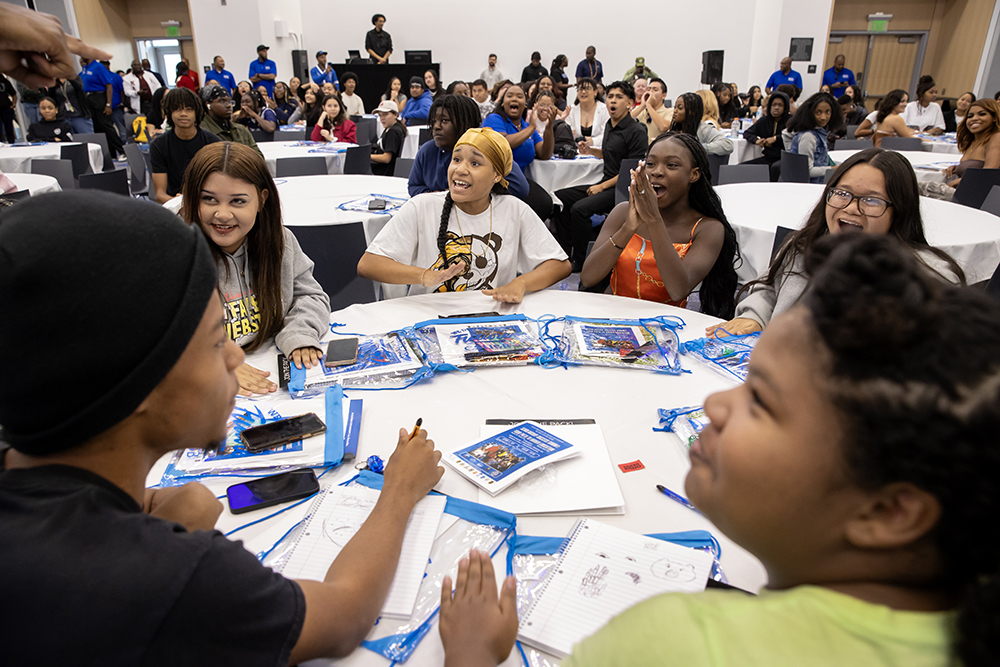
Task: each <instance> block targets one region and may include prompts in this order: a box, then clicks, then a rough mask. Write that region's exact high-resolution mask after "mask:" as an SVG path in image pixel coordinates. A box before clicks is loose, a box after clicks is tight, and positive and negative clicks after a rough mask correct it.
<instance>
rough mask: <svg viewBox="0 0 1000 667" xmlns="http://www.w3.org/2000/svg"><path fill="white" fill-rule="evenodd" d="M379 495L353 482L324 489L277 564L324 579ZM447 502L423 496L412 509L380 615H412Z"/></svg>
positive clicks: (295, 574)
mask: <svg viewBox="0 0 1000 667" xmlns="http://www.w3.org/2000/svg"><path fill="white" fill-rule="evenodd" d="M378 497H379V491H376V490H374V489H368V488H361V487H354V486H352V487H346V486H335V487H332V488H330V489H327V490H326V491H324V492H323V495H322V496H321V497H320V499H319V500H318V501H317V503H316V506H315V507H314V508H313V510H312V512H311V513H310V515H309V517H308V518H307V519H306V524H305V526H303V528H302V532H300V533H299V536H298V537H297V538H296V540H295V542H294V543H293V544H292V546H291V547H290V548H289V553H288V555H287V556H286V558H285V559H284V562H283V563H282V564H280V565H279V566H278V567H277V568H276V569H277V570H278V571H279V572H281V574H283V575H285V576H286V577H288V578H290V579H313V580H316V581H323V579H324V578H325V577H326V572H327V570H328V569H330V565H331V564H332V563H333V561H334V560H335V559H336V558H337V555H338V554H340V551H341V550H342V549H343V548H344V545H345V544H347V542H348V541H349V540H350V539H351V538H352V537H354V534H355V533H356V532H358V529H359V528H360V527H361V524H363V523H364V522H365V521H366V520H367V519H368V515H370V514H371V512H372V509H374V507H375V503H376V502H377V501H378ZM445 502H447V498H445V497H444V496H427V497H426V498H424V499H423V500H421V501H420V502H419V503H417V505H416V507H414V508H413V512H411V513H410V519H409V522H408V523H407V524H406V533H405V535H404V537H403V549H402V552H401V553H400V554H399V564H398V565H397V567H396V574H395V575H394V577H393V580H392V587H391V588H390V589H389V595H388V597H387V598H386V600H385V604H384V605H383V606H382V615H383V616H390V617H393V618H410V616H411V615H412V614H413V606H414V604H416V601H417V594H418V593H419V591H420V584H421V582H422V581H423V578H424V570H426V568H427V559H428V558H429V557H430V553H431V549H432V548H433V546H434V539H435V538H436V537H437V531H438V524H439V523H440V522H441V515H442V514H443V513H444V506H445Z"/></svg>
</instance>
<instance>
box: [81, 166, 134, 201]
mask: <svg viewBox="0 0 1000 667" xmlns="http://www.w3.org/2000/svg"><path fill="white" fill-rule="evenodd" d="M128 180H129V178H128V170H126V169H115V170H113V171H102V172H101V173H99V174H82V175H81V176H80V189H81V190H104V191H105V192H114V193H115V194H119V195H124V196H126V197H131V196H132V192H131V190H129V187H128Z"/></svg>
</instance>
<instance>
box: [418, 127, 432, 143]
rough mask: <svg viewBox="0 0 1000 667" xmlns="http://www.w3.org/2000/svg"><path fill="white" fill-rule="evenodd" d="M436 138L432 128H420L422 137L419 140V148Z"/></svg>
mask: <svg viewBox="0 0 1000 667" xmlns="http://www.w3.org/2000/svg"><path fill="white" fill-rule="evenodd" d="M433 138H434V134H433V133H432V132H431V128H429V127H422V128H420V135H419V137H418V138H417V147H418V148H419V147H420V146H423V145H424V144H426V143H427V142H428V141H430V140H431V139H433Z"/></svg>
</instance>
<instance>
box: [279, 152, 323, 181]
mask: <svg viewBox="0 0 1000 667" xmlns="http://www.w3.org/2000/svg"><path fill="white" fill-rule="evenodd" d="M274 172H275V173H274V176H275V178H285V177H287V176H323V175H325V174H326V173H327V168H326V158H325V157H323V156H322V155H311V156H309V157H279V158H278V159H277V160H275V161H274Z"/></svg>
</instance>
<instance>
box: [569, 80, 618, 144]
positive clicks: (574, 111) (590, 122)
mask: <svg viewBox="0 0 1000 667" xmlns="http://www.w3.org/2000/svg"><path fill="white" fill-rule="evenodd" d="M609 118H610V116H608V107H607V105H606V104H604V99H603V98H600V97H598V95H597V83H596V82H595V81H594V80H593V79H581V80H580V82H579V83H577V84H576V100H574V101H573V106H572V107H571V108H570V110H569V115H568V116H566V123H567V124H568V125H569V126H570V128H571V129H572V130H573V136H574V137H577V138H578V137H583V140H584V141H586V142H587V145H588V146H590V147H592V148H600V147H601V142H602V141H604V126H605V125H607V124H608V119H609Z"/></svg>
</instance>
